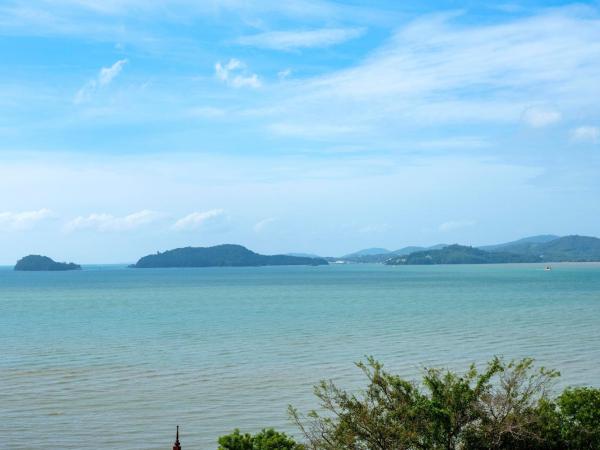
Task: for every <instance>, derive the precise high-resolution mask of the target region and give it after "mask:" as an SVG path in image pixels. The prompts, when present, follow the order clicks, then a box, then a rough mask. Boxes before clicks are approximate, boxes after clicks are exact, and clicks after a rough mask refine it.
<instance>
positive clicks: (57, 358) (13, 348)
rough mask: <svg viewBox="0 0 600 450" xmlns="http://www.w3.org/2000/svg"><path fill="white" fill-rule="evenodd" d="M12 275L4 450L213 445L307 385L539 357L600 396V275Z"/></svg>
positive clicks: (115, 271) (394, 270)
mask: <svg viewBox="0 0 600 450" xmlns="http://www.w3.org/2000/svg"><path fill="white" fill-rule="evenodd" d="M553 267H554V270H552V271H544V270H543V266H540V265H529V264H519V265H497V266H496V265H489V266H434V267H417V266H412V267H410V266H408V267H386V266H380V265H348V266H337V265H334V266H329V267H269V268H267V267H263V268H210V269H137V270H136V269H126V268H124V267H116V266H103V267H102V266H98V267H87V268H84V270H82V271H80V272H63V273H41V272H40V273H23V272H14V271H12V270H9V268H0V447H1V448H6V449H11V450H17V449H22V450H26V449H27V450H36V449H43V450H56V449H61V450H62V449H89V450H92V449H93V450H104V449H106V450H109V449H110V450H114V449H115V448H126V449H132V450H133V449H157V450H158V449H168V448H170V445H171V443H172V440H173V433H174V429H175V425H176V424H179V425H181V427H182V444H183V446H184V448H185V449H187V450H194V449H198V450H205V449H207V450H208V449H215V448H216V443H215V441H216V439H217V437H218V436H219V435H221V434H224V433H227V432H229V431H230V430H231V429H232V428H234V427H239V428H241V429H242V430H243V431H254V430H258V429H259V428H261V427H266V426H274V427H276V428H279V429H282V430H286V431H294V428H293V426H292V425H291V424H290V423H289V422H288V419H287V413H286V408H287V405H288V404H293V405H294V406H297V407H299V409H301V410H306V409H308V408H311V407H315V406H316V403H315V401H314V398H313V396H312V385H313V384H315V383H316V382H317V381H318V380H319V379H322V378H332V379H334V380H336V381H337V382H339V383H340V384H341V385H344V386H347V387H349V388H356V387H358V386H361V381H362V379H361V374H360V372H359V371H358V370H357V369H356V368H355V367H354V366H353V362H354V361H357V360H359V359H361V358H362V357H363V356H364V355H374V356H375V357H377V358H378V359H380V360H382V361H383V362H384V363H385V364H386V366H387V368H388V369H390V370H393V371H396V372H399V373H402V374H404V375H406V376H408V377H415V376H417V375H418V374H419V373H420V371H421V369H422V367H423V366H431V365H435V366H446V367H452V368H459V369H463V368H465V367H466V366H467V364H468V363H470V362H485V361H487V360H488V359H489V358H491V357H492V356H493V355H496V354H498V355H504V356H505V357H507V358H515V357H522V356H533V357H535V358H536V359H537V360H538V362H540V363H541V364H544V365H547V366H550V367H554V368H557V369H559V370H561V372H562V373H563V377H562V380H561V383H562V386H564V385H577V384H591V385H595V386H600V265H595V264H556V265H554V266H553Z"/></svg>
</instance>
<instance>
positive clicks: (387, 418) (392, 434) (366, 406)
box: [219, 358, 600, 450]
mask: <svg viewBox="0 0 600 450" xmlns="http://www.w3.org/2000/svg"><path fill="white" fill-rule="evenodd" d="M358 367H360V368H361V369H362V371H363V372H364V374H365V375H366V377H367V380H368V385H367V387H366V389H365V390H363V391H361V393H360V394H354V393H350V392H348V391H346V390H344V389H342V388H340V387H338V386H336V385H335V384H334V383H333V382H331V381H322V382H321V383H320V384H319V385H318V386H316V387H315V394H316V396H317V397H318V399H319V400H320V406H321V410H320V412H316V411H311V412H310V413H309V414H308V415H307V416H303V415H301V414H300V413H299V412H298V411H297V410H295V409H294V408H292V407H290V414H291V417H292V419H293V420H294V421H295V423H296V424H297V425H298V426H299V427H300V430H301V432H302V434H303V436H304V439H305V444H304V445H305V447H306V448H308V449H315V450H317V449H318V450H342V449H348V450H359V449H360V450H363V449H364V450H392V449H393V450H421V449H422V450H426V449H431V450H441V449H445V450H458V449H461V450H484V449H490V450H504V449H506V450H508V449H517V450H518V449H523V450H524V449H532V450H559V449H570V450H583V449H589V450H592V449H599V448H600V389H594V388H570V389H566V390H565V391H563V392H562V394H560V395H559V396H558V397H552V396H551V395H550V390H551V388H552V385H553V384H554V381H555V379H556V377H558V376H559V374H558V372H556V371H553V370H548V369H544V368H539V369H536V368H535V367H534V365H533V360H531V359H523V360H520V361H516V362H515V361H513V362H509V363H506V362H504V361H503V360H501V359H498V358H494V359H493V360H492V361H491V362H490V363H488V365H487V366H486V367H485V368H484V370H482V371H479V370H477V369H476V368H475V366H471V367H470V369H469V370H468V371H467V372H466V373H456V372H452V371H447V370H440V369H427V370H425V372H424V375H423V380H422V383H421V384H417V383H414V382H412V381H408V380H405V379H403V378H401V377H399V376H397V375H393V374H390V373H388V372H386V371H385V370H384V369H383V366H382V365H381V364H380V363H379V362H377V361H375V360H374V359H369V360H368V361H367V362H366V363H359V364H358ZM219 442H220V441H219ZM223 448H234V447H223ZM235 448H241V447H235ZM278 448H289V447H278Z"/></svg>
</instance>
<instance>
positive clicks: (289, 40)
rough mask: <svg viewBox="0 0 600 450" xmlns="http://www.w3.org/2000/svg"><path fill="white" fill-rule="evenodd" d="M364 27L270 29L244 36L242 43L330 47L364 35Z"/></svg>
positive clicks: (287, 47) (292, 47) (276, 47)
mask: <svg viewBox="0 0 600 450" xmlns="http://www.w3.org/2000/svg"><path fill="white" fill-rule="evenodd" d="M364 32H365V29H364V28H322V29H319V30H308V31H268V32H265V33H260V34H254V35H251V36H243V37H241V38H239V39H238V40H237V41H236V42H237V43H238V44H240V45H246V46H252V47H259V48H266V49H271V50H283V51H290V50H296V49H302V48H317V47H330V46H332V45H337V44H341V43H343V42H346V41H348V40H350V39H355V38H358V37H360V36H362V35H363V34H364Z"/></svg>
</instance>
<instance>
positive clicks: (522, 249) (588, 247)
mask: <svg viewBox="0 0 600 450" xmlns="http://www.w3.org/2000/svg"><path fill="white" fill-rule="evenodd" d="M502 250H503V251H506V252H511V253H518V254H521V255H535V256H539V257H540V258H541V259H542V260H543V261H555V262H559V261H580V262H584V261H600V239H598V238H595V237H589V236H564V237H561V238H558V239H553V240H551V241H548V242H541V243H536V242H530V243H524V244H523V243H521V244H515V245H509V246H506V247H504V248H503V249H502Z"/></svg>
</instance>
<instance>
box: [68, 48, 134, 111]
mask: <svg viewBox="0 0 600 450" xmlns="http://www.w3.org/2000/svg"><path fill="white" fill-rule="evenodd" d="M125 64H127V60H126V59H120V60H119V61H117V62H115V63H114V64H113V65H112V66H110V67H102V68H101V69H100V72H99V73H98V76H97V77H96V78H94V79H92V80H89V81H88V82H87V83H86V84H84V85H83V87H82V88H81V89H79V91H77V93H76V94H75V99H74V100H73V101H74V102H75V103H83V102H86V101H88V100H90V98H91V97H92V95H94V93H95V92H96V91H97V90H98V89H100V88H102V87H104V86H108V85H109V84H110V83H111V82H112V81H113V80H114V79H115V78H116V77H117V75H119V74H120V73H121V71H122V70H123V66H124V65H125Z"/></svg>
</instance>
